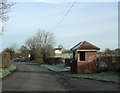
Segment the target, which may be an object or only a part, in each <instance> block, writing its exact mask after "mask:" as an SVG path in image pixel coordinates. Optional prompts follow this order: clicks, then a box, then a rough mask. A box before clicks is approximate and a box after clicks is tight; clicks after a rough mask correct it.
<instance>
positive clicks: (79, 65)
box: [70, 41, 100, 73]
mask: <svg viewBox="0 0 120 93" xmlns="http://www.w3.org/2000/svg"><path fill="white" fill-rule="evenodd" d="M70 50H71V51H72V52H73V61H72V72H76V73H95V72H96V59H97V57H96V53H97V51H98V50H100V48H99V47H97V46H95V45H93V44H91V43H89V42H87V41H83V42H80V43H78V44H77V45H75V46H74V47H73V48H71V49H70Z"/></svg>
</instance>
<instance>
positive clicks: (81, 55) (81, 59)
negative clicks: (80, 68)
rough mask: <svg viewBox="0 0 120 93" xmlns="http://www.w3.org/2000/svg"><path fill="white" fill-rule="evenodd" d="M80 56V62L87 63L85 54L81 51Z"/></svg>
mask: <svg viewBox="0 0 120 93" xmlns="http://www.w3.org/2000/svg"><path fill="white" fill-rule="evenodd" d="M79 54H80V61H85V52H83V51H81V52H79Z"/></svg>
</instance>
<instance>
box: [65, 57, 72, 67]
mask: <svg viewBox="0 0 120 93" xmlns="http://www.w3.org/2000/svg"><path fill="white" fill-rule="evenodd" d="M71 61H72V59H71V58H66V59H65V65H66V66H71Z"/></svg>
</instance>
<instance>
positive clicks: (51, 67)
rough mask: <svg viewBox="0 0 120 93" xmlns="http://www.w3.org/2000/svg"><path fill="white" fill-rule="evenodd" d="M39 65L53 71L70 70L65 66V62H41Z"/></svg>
mask: <svg viewBox="0 0 120 93" xmlns="http://www.w3.org/2000/svg"><path fill="white" fill-rule="evenodd" d="M41 66H42V67H45V68H47V69H49V70H52V71H55V72H63V71H70V69H69V68H68V67H67V66H65V64H57V65H48V64H42V65H41Z"/></svg>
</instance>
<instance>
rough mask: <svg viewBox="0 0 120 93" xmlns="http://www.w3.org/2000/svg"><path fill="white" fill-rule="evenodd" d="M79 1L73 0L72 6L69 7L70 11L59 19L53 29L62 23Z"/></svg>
mask: <svg viewBox="0 0 120 93" xmlns="http://www.w3.org/2000/svg"><path fill="white" fill-rule="evenodd" d="M76 2H77V0H75V1H74V2H73V4H72V5H71V7H70V8H69V9H68V11H67V12H66V13H65V15H64V16H63V17H62V18H61V20H59V22H58V23H57V24H56V26H55V27H54V28H53V31H54V30H55V29H56V28H57V27H58V26H59V25H60V23H61V22H62V21H63V20H64V19H65V17H66V16H67V15H68V13H69V12H70V10H71V9H72V8H73V7H74V5H75V3H76Z"/></svg>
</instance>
